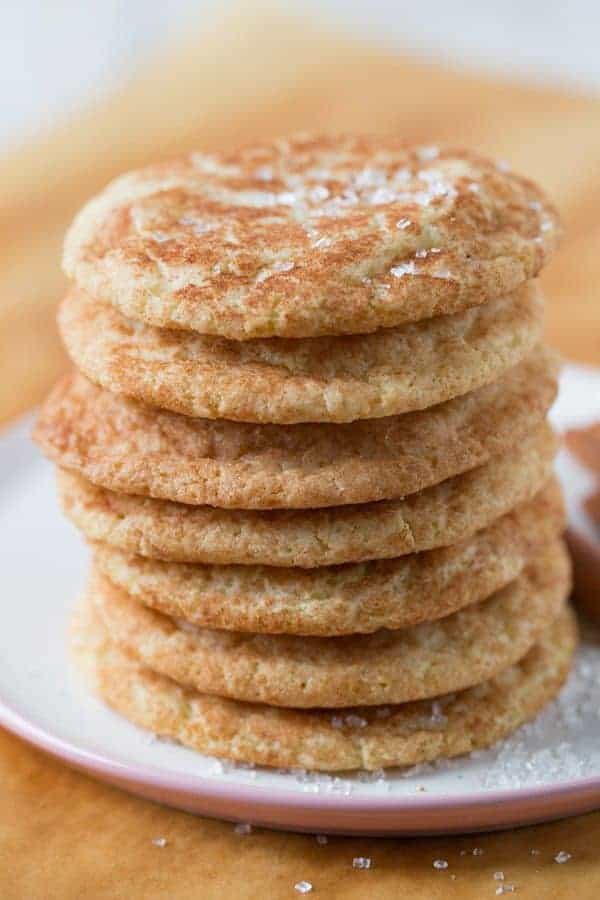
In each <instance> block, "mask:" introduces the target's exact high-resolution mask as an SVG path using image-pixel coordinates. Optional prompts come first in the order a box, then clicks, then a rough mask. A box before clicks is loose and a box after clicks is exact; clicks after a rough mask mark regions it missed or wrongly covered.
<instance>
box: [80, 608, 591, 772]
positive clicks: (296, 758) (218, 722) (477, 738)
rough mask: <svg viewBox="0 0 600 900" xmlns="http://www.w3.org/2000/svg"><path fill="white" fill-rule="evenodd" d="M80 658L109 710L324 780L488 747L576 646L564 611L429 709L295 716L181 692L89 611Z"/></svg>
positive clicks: (207, 747) (551, 688)
mask: <svg viewBox="0 0 600 900" xmlns="http://www.w3.org/2000/svg"><path fill="white" fill-rule="evenodd" d="M73 638H74V642H73V645H74V650H75V654H76V658H77V660H78V662H79V663H80V665H81V666H82V668H83V669H84V670H85V673H86V674H87V675H88V677H89V678H90V679H91V682H92V686H93V688H94V690H95V691H96V692H97V693H98V694H99V695H100V696H101V697H102V698H103V699H104V700H105V702H106V703H108V705H109V706H111V707H113V708H114V709H115V710H117V711H118V712H120V713H121V714H122V715H124V716H126V717H127V718H128V719H130V720H131V721H133V722H135V724H137V725H140V726H141V727H143V728H146V729H148V730H150V731H152V732H154V733H156V734H158V735H160V736H163V737H169V738H171V739H174V740H176V741H178V742H180V743H181V744H183V745H185V746H186V747H190V748H192V749H194V750H197V751H199V752H200V753H204V754H207V755H209V756H217V757H225V758H227V759H231V760H235V761H237V762H244V763H251V764H255V765H263V766H276V767H285V768H288V767H289V768H296V767H300V768H304V769H312V770H320V771H342V770H351V769H369V770H373V769H379V768H385V767H390V766H411V765H415V764H416V763H420V762H427V761H432V760H434V759H438V758H441V757H451V756H458V755H460V754H464V753H468V752H470V751H472V750H476V749H481V748H483V747H488V746H490V745H491V744H493V743H495V742H496V741H498V740H500V739H501V738H503V737H505V736H506V735H508V734H510V733H511V732H512V731H514V730H515V729H516V728H518V727H519V726H520V725H521V724H522V723H523V722H526V721H527V720H528V719H531V718H533V717H534V716H535V715H536V714H537V713H538V712H539V711H540V710H541V709H542V707H543V706H545V705H546V704H547V703H548V702H549V701H550V700H551V699H552V698H553V697H555V696H556V694H557V693H558V691H559V690H560V687H561V685H562V684H563V682H564V681H565V679H566V677H567V675H568V673H569V669H570V665H571V660H572V657H573V654H574V652H575V648H576V644H577V626H576V622H575V617H574V615H573V613H572V612H571V611H570V610H569V609H567V608H565V609H564V611H563V612H562V613H561V614H560V615H559V616H558V618H557V619H556V620H555V621H554V622H553V623H552V625H550V626H549V627H548V628H547V629H546V630H545V631H544V633H543V635H542V637H541V638H540V640H539V641H538V643H537V644H536V645H535V646H534V647H533V649H532V650H530V651H529V653H528V654H527V655H526V656H525V657H524V658H523V659H522V660H520V662H518V663H517V664H516V665H513V666H511V667H510V668H508V669H505V670H504V671H503V672H501V673H500V674H499V675H497V676H496V677H495V678H493V679H491V680H490V681H487V682H485V683H483V684H481V685H478V686H477V687H474V688H469V689H468V690H465V691H462V692H460V693H457V694H449V695H445V696H443V697H439V698H437V699H435V700H433V701H431V700H428V701H418V702H414V703H405V704H401V705H397V706H388V707H381V706H379V707H358V708H357V707H355V708H347V709H344V710H342V711H341V712H340V710H326V709H318V710H317V709H311V710H291V709H285V708H275V707H269V706H262V705H258V704H252V703H244V702H238V701H235V700H227V699H224V698H221V697H214V696H208V695H205V694H200V693H198V692H196V691H193V690H189V689H186V688H182V687H180V686H179V685H177V684H176V683H175V682H173V681H171V680H170V679H168V678H166V677H164V676H161V675H157V674H156V673H154V672H152V671H151V670H149V669H146V668H144V667H142V666H141V665H140V664H139V663H138V662H137V661H136V660H134V659H133V657H131V656H129V655H127V654H126V653H124V652H123V651H122V650H119V649H118V648H117V647H116V646H115V644H113V643H112V642H111V640H110V638H109V635H108V633H107V631H106V629H105V628H104V626H103V624H102V622H101V621H100V618H99V616H98V615H97V613H95V612H94V610H93V608H92V607H91V605H89V604H86V605H84V606H82V607H81V609H80V610H79V611H78V613H77V616H76V619H75V621H74V625H73Z"/></svg>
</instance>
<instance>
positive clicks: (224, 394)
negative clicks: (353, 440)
mask: <svg viewBox="0 0 600 900" xmlns="http://www.w3.org/2000/svg"><path fill="white" fill-rule="evenodd" d="M542 312H543V310H542V300H541V294H540V290H539V287H538V286H537V285H536V284H535V283H533V282H530V283H528V284H526V285H524V286H523V287H522V288H520V289H519V290H517V291H516V292H515V293H513V294H509V295H504V296H502V297H499V298H497V299H496V300H492V301H489V302H488V303H486V304H484V305H483V306H479V307H477V308H475V309H470V310H467V311H466V312H460V313H455V314H454V315H449V316H438V317H437V318H435V319H428V320H425V321H423V322H417V323H413V324H409V325H405V326H403V327H400V328H391V329H387V330H384V331H378V332H376V333H374V334H367V335H351V336H347V337H324V338H307V339H305V340H289V339H288V340H286V339H284V338H271V339H263V340H253V341H245V342H240V341H228V340H225V339H224V338H214V337H206V336H202V335H198V334H192V333H190V332H182V331H167V330H164V329H159V328H154V327H153V326H151V325H144V324H141V323H139V322H135V321H133V320H132V319H126V318H125V317H124V316H123V315H122V314H121V313H120V312H118V311H117V310H116V309H114V308H113V307H112V306H110V305H108V304H101V303H98V302H97V301H96V300H94V299H92V297H91V296H90V295H89V294H85V293H84V292H82V291H81V290H73V291H72V292H71V293H70V294H69V295H68V296H67V298H66V299H65V300H64V302H63V304H62V306H61V308H60V312H59V326H60V331H61V334H62V337H63V340H64V342H65V344H66V347H67V350H68V352H69V355H70V356H71V358H72V359H73V361H74V363H75V365H76V367H77V368H78V369H80V370H81V371H82V372H83V373H84V374H85V375H87V376H88V378H89V379H90V380H91V381H93V382H95V383H97V384H100V385H102V387H105V388H107V389H108V390H110V391H113V392H114V393H117V394H125V395H126V396H128V397H133V398H135V399H137V400H142V401H144V402H145V403H149V404H151V405H154V406H160V407H163V408H164V409H170V410H171V411H172V412H177V413H181V414H183V415H187V416H195V417H201V418H208V419H233V420H235V421H241V422H259V423H267V422H273V423H278V424H293V423H295V422H351V421H354V420H355V419H374V418H380V417H382V416H390V415H397V414H399V413H405V412H410V411H412V410H416V409H425V408H427V407H429V406H434V405H435V404H436V403H442V402H443V401H445V400H449V399H451V398H452V397H457V396H459V395H461V394H466V393H467V392H468V391H473V390H476V389H477V388H479V387H482V386H483V385H485V384H489V383H490V382H492V381H494V380H495V379H497V378H500V377H501V376H502V375H503V374H504V373H505V372H507V371H508V370H509V369H510V368H511V367H512V366H515V365H517V364H518V363H519V362H521V361H522V360H523V359H525V357H527V356H528V355H529V354H530V353H531V352H532V350H533V348H534V347H535V346H536V344H538V343H539V341H540V339H541V334H542Z"/></svg>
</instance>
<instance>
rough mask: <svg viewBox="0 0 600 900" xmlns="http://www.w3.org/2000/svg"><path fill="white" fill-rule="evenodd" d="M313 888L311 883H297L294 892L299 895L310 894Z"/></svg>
mask: <svg viewBox="0 0 600 900" xmlns="http://www.w3.org/2000/svg"><path fill="white" fill-rule="evenodd" d="M312 889H313V886H312V884H311V882H310V881H297V882H296V884H295V885H294V890H295V891H297V892H298V893H299V894H310V892H311V891H312Z"/></svg>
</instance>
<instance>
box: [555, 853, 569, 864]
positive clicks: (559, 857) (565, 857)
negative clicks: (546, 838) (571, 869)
mask: <svg viewBox="0 0 600 900" xmlns="http://www.w3.org/2000/svg"><path fill="white" fill-rule="evenodd" d="M570 859H571V854H570V853H567V851H566V850H560V851H559V852H558V853H557V854H556V856H555V857H554V862H557V863H559V864H560V865H562V863H566V862H569V860H570Z"/></svg>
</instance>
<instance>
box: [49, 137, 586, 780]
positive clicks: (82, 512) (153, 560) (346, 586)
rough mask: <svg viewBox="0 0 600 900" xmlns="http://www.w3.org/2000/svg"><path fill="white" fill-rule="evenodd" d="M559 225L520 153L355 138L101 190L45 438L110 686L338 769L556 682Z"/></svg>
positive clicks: (461, 738)
mask: <svg viewBox="0 0 600 900" xmlns="http://www.w3.org/2000/svg"><path fill="white" fill-rule="evenodd" d="M557 231H558V224H557V218H556V214H555V211H554V210H553V208H552V207H551V206H550V205H549V204H548V203H547V201H546V200H545V198H544V196H543V195H542V194H541V192H540V191H539V189H538V188H537V187H536V186H535V185H534V184H532V183H531V182H529V181H527V180H525V179H523V178H520V177H518V176H516V175H514V174H512V173H510V172H509V171H507V170H506V167H503V166H497V165H495V164H494V163H492V162H490V161H488V160H485V159H481V158H479V157H477V156H475V155H472V154H470V153H465V152H462V151H461V152H456V151H452V150H444V149H438V148H436V147H413V148H407V147H406V146H403V145H401V144H400V143H396V142H393V141H383V142H382V141H379V142H378V141H371V140H367V139H355V138H351V139H350V138H349V139H346V138H344V139H333V138H325V139H315V138H310V137H300V138H296V139H293V140H290V141H284V140H281V141H275V142H272V143H268V144H264V145H259V146H254V147H250V148H246V149H243V150H241V151H238V152H234V153H225V154H222V155H219V156H207V155H202V154H196V155H193V156H191V157H190V158H187V159H184V160H181V161H179V162H175V163H171V164H165V165H161V166H155V167H153V168H149V169H145V170H143V171H140V172H136V173H133V174H130V175H127V176H125V177H123V178H120V179H119V180H117V181H116V182H114V183H113V184H111V185H110V186H109V187H108V188H107V189H106V190H105V191H104V192H103V193H102V194H101V195H100V196H99V197H97V198H96V199H94V200H92V201H91V202H90V203H89V204H88V205H87V206H86V207H85V208H84V209H83V211H82V212H81V213H80V215H79V216H78V217H77V219H76V220H75V223H74V224H73V226H72V228H71V230H70V232H69V234H68V236H67V240H66V249H65V268H66V271H67V273H68V274H69V276H70V277H71V278H72V279H73V286H72V288H71V290H70V293H69V295H68V296H67V298H66V300H65V301H64V303H63V305H62V308H61V311H60V316H59V322H60V329H61V333H62V337H63V339H64V342H65V344H66V347H67V350H68V352H69V354H70V356H71V358H72V360H73V362H74V364H75V366H76V371H74V372H73V373H72V374H70V375H68V376H67V377H66V378H65V379H64V380H63V381H62V382H61V383H60V384H58V385H57V387H56V388H55V389H54V391H53V393H52V394H51V396H50V397H49V399H48V400H47V402H46V404H45V406H44V408H43V410H42V412H41V415H40V418H39V421H38V424H37V429H36V438H37V441H38V442H39V443H40V445H41V446H42V448H43V449H44V451H45V452H46V454H47V455H48V456H49V457H50V458H51V459H52V460H54V462H55V463H56V464H57V466H58V481H59V491H60V497H61V502H62V505H63V508H64V511H65V513H66V514H67V516H69V518H70V519H71V520H72V521H73V522H74V523H75V524H76V525H77V526H78V528H80V529H81V531H82V532H83V534H84V535H85V537H86V539H87V540H88V541H89V543H90V546H91V548H92V553H93V565H92V573H91V578H90V581H89V585H88V587H87V590H86V593H85V597H84V600H83V603H82V605H81V607H80V609H79V610H78V613H77V616H76V623H75V633H76V637H77V645H78V652H77V655H78V658H79V660H80V661H81V662H82V663H83V664H84V666H85V668H86V671H87V672H88V674H89V675H90V676H91V677H93V683H94V685H95V689H96V690H97V691H98V693H99V694H100V695H101V696H102V697H103V698H105V700H106V702H107V703H108V704H110V705H111V706H113V707H114V708H115V709H117V710H118V711H120V712H121V713H122V714H123V715H125V716H127V717H128V718H129V719H131V720H132V721H134V722H136V723H137V724H139V725H141V726H143V727H145V728H147V729H150V730H151V731H153V732H155V733H158V734H160V735H166V736H169V737H171V738H174V739H176V740H178V741H180V742H182V743H183V744H185V745H187V746H188V747H192V748H194V749H196V750H198V751H200V752H202V753H206V754H210V755H215V756H219V757H227V758H229V759H233V760H238V761H243V762H245V763H255V764H261V765H267V766H282V767H304V768H308V769H315V770H344V769H356V768H366V769H377V768H380V767H386V766H395V765H409V764H414V763H417V762H420V761H424V760H432V759H435V758H437V757H441V756H446V757H447V756H453V755H457V754H461V753H465V752H467V751H470V750H473V749H475V748H478V747H483V746H487V745H489V744H491V743H493V742H494V741H496V740H498V739H499V738H501V737H503V736H504V735H506V734H507V733H509V732H510V731H512V730H513V729H515V728H517V727H518V726H519V725H520V724H521V723H522V722H524V721H525V720H527V719H529V718H531V717H532V716H534V715H535V714H536V713H537V712H538V710H540V709H541V708H542V707H543V706H544V704H546V703H547V702H548V701H549V700H550V699H551V698H552V697H553V696H554V695H555V694H556V693H557V691H558V690H559V688H560V686H561V684H562V682H563V681H564V679H565V677H566V675H567V672H568V670H569V665H570V661H571V657H572V655H573V651H574V648H575V644H576V632H575V625H574V621H573V618H572V616H571V613H570V612H569V611H568V609H567V607H566V605H565V602H566V596H567V594H568V590H569V565H568V560H567V556H566V553H565V549H564V545H563V543H562V540H561V539H560V533H561V530H562V527H563V515H564V514H563V507H562V501H561V496H560V491H559V489H558V486H557V484H556V483H555V481H554V478H553V475H552V466H553V456H554V453H555V442H554V439H553V436H552V433H551V431H550V430H549V427H548V425H547V423H546V421H545V417H546V413H547V411H548V408H549V407H550V405H551V403H552V401H553V398H554V396H555V391H556V377H557V368H556V362H555V360H554V358H553V356H552V355H551V353H550V352H549V351H548V350H547V349H546V348H545V347H544V345H543V343H542V299H541V296H540V288H539V286H538V285H537V283H536V282H535V281H534V280H533V279H534V278H535V276H536V275H537V274H538V272H539V270H540V268H541V267H542V265H543V263H544V262H545V260H546V259H547V257H548V255H549V253H550V252H551V250H552V249H553V247H554V245H555V242H556V238H557Z"/></svg>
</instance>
